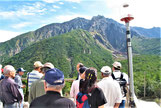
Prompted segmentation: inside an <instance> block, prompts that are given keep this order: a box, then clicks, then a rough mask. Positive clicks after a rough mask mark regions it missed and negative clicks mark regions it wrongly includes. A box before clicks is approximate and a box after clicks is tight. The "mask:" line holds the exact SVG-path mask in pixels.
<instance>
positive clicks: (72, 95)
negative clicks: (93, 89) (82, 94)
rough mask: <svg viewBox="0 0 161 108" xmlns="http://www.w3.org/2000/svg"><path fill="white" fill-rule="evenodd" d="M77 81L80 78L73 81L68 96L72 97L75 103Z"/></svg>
mask: <svg viewBox="0 0 161 108" xmlns="http://www.w3.org/2000/svg"><path fill="white" fill-rule="evenodd" d="M79 82H80V80H75V81H73V83H72V86H71V89H70V97H71V98H74V102H75V103H76V96H77V94H78V93H79Z"/></svg>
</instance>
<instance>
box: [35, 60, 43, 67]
mask: <svg viewBox="0 0 161 108" xmlns="http://www.w3.org/2000/svg"><path fill="white" fill-rule="evenodd" d="M42 66H43V64H42V63H41V62H40V61H36V62H35V63H34V67H42Z"/></svg>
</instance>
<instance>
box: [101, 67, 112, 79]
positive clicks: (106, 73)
mask: <svg viewBox="0 0 161 108" xmlns="http://www.w3.org/2000/svg"><path fill="white" fill-rule="evenodd" d="M111 72H112V71H111V68H110V67H109V66H103V67H102V68H101V74H102V77H108V76H110V74H111Z"/></svg>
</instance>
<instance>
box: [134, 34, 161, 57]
mask: <svg viewBox="0 0 161 108" xmlns="http://www.w3.org/2000/svg"><path fill="white" fill-rule="evenodd" d="M132 46H133V52H134V53H137V54H148V55H161V40H160V38H145V37H136V36H135V37H133V38H132Z"/></svg>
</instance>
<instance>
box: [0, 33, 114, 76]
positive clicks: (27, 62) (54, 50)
mask: <svg viewBox="0 0 161 108" xmlns="http://www.w3.org/2000/svg"><path fill="white" fill-rule="evenodd" d="M37 60H40V61H41V62H42V63H45V62H52V63H53V64H54V65H55V67H57V68H59V69H60V70H62V71H63V72H64V74H65V77H72V76H75V77H76V70H75V69H76V67H75V66H76V64H77V63H78V62H82V63H83V64H85V65H86V66H87V67H91V66H92V67H95V68H97V69H98V70H100V68H101V67H102V66H103V65H110V64H112V62H113V60H112V55H111V53H110V52H109V51H107V50H106V49H104V48H103V47H101V46H100V45H98V44H97V42H96V41H95V40H94V38H93V36H92V35H90V34H89V32H87V31H84V30H74V31H72V32H69V33H66V34H63V35H60V36H55V37H51V38H49V39H46V40H43V41H41V42H38V43H35V44H33V45H31V46H30V47H28V48H26V49H24V50H23V51H22V52H20V53H18V54H16V55H15V56H13V57H12V58H10V59H8V60H7V61H5V62H3V64H4V65H5V64H12V65H13V66H15V67H16V68H18V67H23V68H24V69H26V70H27V71H31V70H32V67H33V63H34V61H37Z"/></svg>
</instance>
